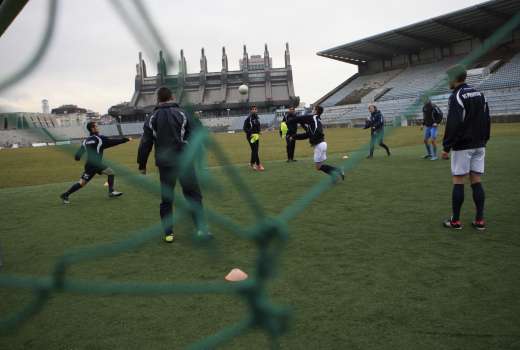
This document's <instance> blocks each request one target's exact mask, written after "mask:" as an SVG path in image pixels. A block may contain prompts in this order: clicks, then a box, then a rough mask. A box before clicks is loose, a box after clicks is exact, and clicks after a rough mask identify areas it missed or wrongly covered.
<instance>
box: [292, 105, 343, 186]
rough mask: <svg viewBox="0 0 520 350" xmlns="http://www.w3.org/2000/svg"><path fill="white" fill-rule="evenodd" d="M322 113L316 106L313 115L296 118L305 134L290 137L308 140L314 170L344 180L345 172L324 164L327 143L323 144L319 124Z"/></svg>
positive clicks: (323, 140)
mask: <svg viewBox="0 0 520 350" xmlns="http://www.w3.org/2000/svg"><path fill="white" fill-rule="evenodd" d="M322 113H323V107H321V106H316V107H314V110H313V114H310V115H304V116H301V117H297V118H296V120H295V121H296V123H299V124H301V125H303V126H304V127H305V130H306V132H305V133H304V134H296V135H294V136H291V138H292V139H295V140H305V139H309V143H310V144H311V146H312V147H313V148H314V164H315V166H316V170H318V171H323V172H324V173H326V174H328V175H330V176H333V177H336V176H338V175H339V176H341V179H343V180H345V172H344V171H343V169H340V168H336V167H334V166H332V165H328V164H325V163H324V162H325V161H326V160H327V142H325V134H324V133H323V125H322V124H321V114H322Z"/></svg>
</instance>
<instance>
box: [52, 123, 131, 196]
mask: <svg viewBox="0 0 520 350" xmlns="http://www.w3.org/2000/svg"><path fill="white" fill-rule="evenodd" d="M87 130H88V132H89V133H90V136H89V137H87V138H86V139H85V140H84V141H83V143H82V144H81V147H80V148H79V149H78V151H77V152H76V155H75V156H74V159H76V160H77V161H79V160H81V157H82V156H83V154H84V153H85V152H87V162H86V163H85V171H84V172H83V175H81V178H80V179H79V181H78V182H76V183H75V184H74V185H72V186H71V187H70V188H69V190H68V191H67V192H65V193H62V194H61V195H60V198H61V200H62V201H63V204H69V203H70V201H69V196H70V195H71V194H73V193H74V192H76V191H78V190H80V189H81V188H82V187H85V185H86V184H87V183H89V181H90V180H92V178H93V177H94V176H96V174H100V175H101V174H104V175H107V177H108V196H109V197H110V198H113V197H119V196H121V195H122V194H123V193H122V192H117V191H115V190H114V179H115V175H114V171H113V170H112V169H111V168H109V167H108V166H107V165H105V164H103V151H104V150H105V149H107V148H110V147H114V146H117V145H120V144H122V143H125V142H128V141H130V140H131V139H130V138H127V137H123V138H118V139H109V138H108V137H106V136H103V135H100V134H99V129H98V127H97V124H96V123H95V122H89V123H87Z"/></svg>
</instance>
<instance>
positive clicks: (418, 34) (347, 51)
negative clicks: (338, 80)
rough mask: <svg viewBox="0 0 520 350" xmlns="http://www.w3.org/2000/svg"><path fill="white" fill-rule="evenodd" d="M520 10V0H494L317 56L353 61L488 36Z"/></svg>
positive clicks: (326, 51) (374, 58) (329, 50)
mask: <svg viewBox="0 0 520 350" xmlns="http://www.w3.org/2000/svg"><path fill="white" fill-rule="evenodd" d="M519 11H520V1H518V0H494V1H486V2H484V3H481V4H478V5H474V6H471V7H468V8H465V9H462V10H459V11H455V12H451V13H448V14H446V15H442V16H439V17H435V18H431V19H427V20H425V21H422V22H418V23H415V24H411V25H408V26H405V27H402V28H398V29H394V30H390V31H388V32H385V33H382V34H378V35H374V36H371V37H368V38H365V39H362V40H358V41H354V42H351V43H348V44H344V45H341V46H337V47H333V48H331V49H328V50H324V51H320V52H318V56H323V57H327V58H331V59H334V60H338V61H342V62H348V63H352V64H357V65H360V64H363V63H366V62H367V61H371V60H380V59H386V58H391V57H393V56H395V55H401V54H409V53H416V52H418V51H419V50H421V49H426V48H430V47H439V46H446V45H448V44H450V43H453V42H457V41H462V40H465V39H470V38H475V37H476V38H481V39H485V38H487V37H489V36H490V35H491V34H493V33H494V31H496V30H497V29H498V28H499V27H500V26H502V25H503V24H505V23H506V22H507V21H508V20H509V19H511V18H512V17H513V16H514V15H515V14H517V13H518V12H519Z"/></svg>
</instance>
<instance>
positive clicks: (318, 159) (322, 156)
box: [314, 141, 327, 163]
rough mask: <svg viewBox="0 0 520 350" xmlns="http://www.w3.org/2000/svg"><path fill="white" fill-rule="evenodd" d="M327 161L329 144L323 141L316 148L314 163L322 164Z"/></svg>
mask: <svg viewBox="0 0 520 350" xmlns="http://www.w3.org/2000/svg"><path fill="white" fill-rule="evenodd" d="M325 160H327V142H325V141H323V142H321V143H319V144H317V145H316V146H314V163H322V162H324V161H325Z"/></svg>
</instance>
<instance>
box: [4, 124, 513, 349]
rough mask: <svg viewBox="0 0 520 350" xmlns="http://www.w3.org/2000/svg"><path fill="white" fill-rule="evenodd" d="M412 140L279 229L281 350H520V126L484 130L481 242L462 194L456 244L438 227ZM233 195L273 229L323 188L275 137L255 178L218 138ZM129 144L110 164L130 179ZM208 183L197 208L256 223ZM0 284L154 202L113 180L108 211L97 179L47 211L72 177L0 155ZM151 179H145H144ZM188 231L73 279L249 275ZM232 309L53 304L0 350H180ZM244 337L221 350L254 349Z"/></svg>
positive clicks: (45, 152) (35, 160) (222, 235)
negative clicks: (114, 193) (286, 309)
mask: <svg viewBox="0 0 520 350" xmlns="http://www.w3.org/2000/svg"><path fill="white" fill-rule="evenodd" d="M326 135H327V141H328V144H329V158H330V163H332V164H337V163H339V162H340V161H341V156H342V155H344V154H346V153H349V154H350V153H351V152H352V151H353V150H355V149H358V148H359V147H360V146H362V145H363V144H364V143H365V142H366V141H367V139H368V134H367V132H366V131H363V130H359V129H329V130H327V131H326ZM421 138H422V137H421V133H420V131H419V129H418V128H399V129H396V130H394V131H393V132H392V133H391V135H390V136H389V137H388V138H387V140H386V141H387V142H386V143H387V144H388V145H389V146H390V147H391V148H392V151H393V154H392V156H391V157H386V156H384V155H383V154H384V152H383V151H382V150H377V151H376V157H375V158H374V159H373V160H366V161H363V162H361V163H359V164H358V165H356V166H355V167H354V169H353V171H351V172H349V173H348V174H347V179H346V180H345V182H344V183H340V184H337V185H335V186H334V187H333V188H332V189H331V190H330V191H328V192H327V193H325V194H323V195H322V196H320V197H319V198H318V199H317V200H316V201H315V202H314V203H313V204H312V205H311V206H310V207H309V208H308V209H306V210H305V212H304V213H302V214H301V215H300V216H298V218H296V219H295V220H293V221H292V222H290V223H289V230H290V239H289V241H288V243H287V247H286V250H285V252H284V254H283V257H282V261H281V264H280V265H279V266H278V274H277V278H276V279H274V280H273V282H272V284H271V285H270V287H269V290H270V296H271V298H272V300H273V301H274V302H276V303H277V304H280V305H288V306H290V307H291V309H292V320H291V328H290V332H289V333H288V334H287V335H285V336H284V337H283V338H282V339H281V346H282V348H286V349H520V235H519V234H518V232H519V227H520V216H519V215H518V211H519V208H520V187H519V186H518V183H517V181H518V179H519V178H520V154H519V153H518V149H520V125H519V124H509V125H506V124H504V125H495V126H494V128H493V136H492V140H491V141H490V143H489V145H488V153H487V164H486V166H487V174H486V176H485V178H484V186H485V189H486V194H487V202H486V205H487V211H486V216H487V219H488V225H489V229H488V230H487V231H486V232H485V233H477V232H475V231H473V230H472V229H471V228H470V227H469V223H470V222H471V220H472V216H473V210H474V209H473V202H472V199H471V191H470V190H469V188H466V202H465V205H464V208H463V222H464V224H465V225H466V227H465V228H464V230H462V231H460V232H449V231H446V230H445V229H443V228H442V227H441V225H440V222H441V220H442V219H444V218H446V217H447V216H448V215H449V213H450V205H451V200H450V195H451V182H450V181H451V179H450V172H449V163H448V162H446V161H437V162H431V161H425V160H422V159H420V158H421V156H422V155H423V153H424V147H423V146H422V145H421ZM216 139H217V141H218V142H219V143H220V144H221V145H222V147H223V148H224V149H225V150H226V152H227V153H228V155H229V157H230V159H232V160H233V162H236V164H237V166H238V169H239V172H240V174H241V175H242V177H243V178H244V181H245V182H246V183H247V184H248V185H249V186H250V187H251V188H252V189H253V190H254V192H255V194H256V195H257V196H258V198H259V199H260V201H261V203H262V204H263V205H264V207H265V209H266V211H267V212H268V213H269V214H273V215H275V214H278V213H279V212H280V211H281V210H282V209H283V208H285V207H286V206H287V205H289V204H290V203H292V202H293V201H294V200H295V199H297V198H299V197H300V196H301V195H302V194H303V193H305V192H306V191H307V190H309V189H310V188H311V186H313V185H314V184H315V183H316V182H317V181H319V180H321V179H323V177H324V176H325V175H324V174H323V173H319V172H316V171H315V170H313V165H312V161H311V158H310V156H311V154H312V149H311V148H310V147H309V146H308V144H307V143H306V142H305V141H304V142H300V143H298V145H297V150H296V158H297V159H300V161H299V162H297V163H291V164H287V163H285V162H284V161H283V160H284V152H285V149H284V144H283V143H282V142H281V140H280V139H279V138H278V137H277V136H276V134H274V133H271V134H269V133H266V134H265V135H264V137H263V139H262V141H261V148H260V149H261V153H260V156H261V158H262V160H263V162H264V164H265V166H266V171H265V172H264V173H254V172H252V171H251V170H249V169H248V168H247V167H246V166H245V165H246V164H247V162H248V149H249V148H248V147H247V145H246V143H245V139H244V137H243V135H229V134H220V135H216ZM136 148H137V142H136V141H132V142H130V143H128V144H125V145H122V146H120V147H117V148H114V149H110V150H108V151H106V154H105V156H106V157H107V158H109V159H110V160H112V161H116V162H118V163H119V164H122V165H124V166H127V167H128V168H129V169H131V171H132V172H135V168H136V164H135V157H136ZM208 164H209V165H210V167H211V170H210V171H211V174H212V175H213V176H214V178H215V179H217V180H218V181H219V182H221V183H222V186H207V187H206V188H204V196H205V205H206V206H207V207H209V208H212V209H214V210H216V211H217V212H219V213H221V214H223V215H226V216H228V217H230V218H232V219H233V220H235V221H236V222H238V223H241V224H248V223H251V222H252V220H253V217H254V216H253V213H251V212H250V211H249V210H248V208H247V206H246V205H245V204H246V203H244V201H243V200H242V199H241V198H240V193H238V191H237V190H236V189H235V188H234V187H233V186H231V183H230V181H229V180H227V179H226V178H225V174H224V169H223V168H221V167H218V165H219V164H218V163H217V162H216V160H215V158H214V157H213V156H212V155H209V159H208ZM0 165H1V167H0V215H1V226H0V245H1V248H2V251H3V258H4V267H3V269H2V270H1V272H0V275H1V274H4V273H9V274H11V273H16V274H22V275H32V276H45V275H47V274H48V273H49V272H50V270H51V268H52V264H53V261H54V259H55V258H56V257H58V256H60V255H61V254H62V253H63V252H64V251H67V250H69V249H71V248H76V247H82V246H92V245H96V244H99V243H103V242H113V241H117V240H121V239H124V238H127V237H128V236H129V235H130V234H132V233H133V232H135V231H137V230H139V229H140V228H143V227H147V226H150V225H153V224H155V223H157V221H158V204H159V199H158V196H157V195H156V194H152V193H148V192H147V191H144V190H142V189H140V188H137V187H135V186H133V185H132V183H130V182H129V181H128V180H127V179H126V178H125V177H124V176H123V177H122V176H119V177H116V188H117V189H118V190H121V191H123V192H125V195H124V196H123V197H122V198H120V199H116V200H109V199H108V198H107V197H106V192H105V191H106V189H105V188H104V187H103V182H104V181H105V179H104V178H101V177H98V178H96V179H95V180H93V181H92V183H91V184H90V185H89V186H88V187H86V188H85V189H83V190H81V191H80V192H78V193H77V194H74V195H73V196H72V197H71V200H72V204H71V205H69V206H64V205H62V204H61V202H60V201H59V199H58V195H59V193H61V192H63V191H64V190H65V189H66V188H68V187H69V186H70V184H71V183H72V182H73V181H75V180H76V179H77V178H78V176H79V175H80V174H81V170H82V163H77V162H74V161H73V160H72V158H71V156H70V153H68V152H64V151H60V150H58V149H18V150H1V151H0ZM149 176H150V177H151V178H153V179H155V181H156V175H155V174H151V175H149ZM190 225H191V224H190V223H189V222H185V221H183V222H181V224H180V225H179V227H178V228H177V233H178V235H179V238H178V241H177V242H176V243H174V244H172V245H166V244H164V243H162V242H160V241H159V240H153V241H150V242H148V243H147V244H146V245H145V246H144V247H143V248H141V249H138V250H135V251H131V252H127V253H124V254H121V255H119V256H117V257H114V258H106V259H98V260H96V261H94V262H88V263H83V264H79V265H76V266H74V267H73V268H72V269H71V271H70V276H71V277H74V278H80V279H94V280H101V279H108V280H113V281H148V282H159V281H163V282H210V281H220V280H222V278H223V276H224V275H225V274H226V273H227V272H228V271H229V270H230V269H231V268H233V267H237V266H238V267H240V268H242V269H243V270H245V271H250V270H251V268H252V266H253V264H254V259H255V253H256V248H255V247H254V246H253V245H252V244H251V243H250V242H247V241H244V240H242V239H239V238H237V237H235V236H233V235H231V234H229V232H227V231H226V230H225V229H221V228H212V231H213V233H214V234H215V237H216V240H215V242H216V245H217V249H218V254H208V253H207V251H206V250H205V249H199V248H196V247H194V246H193V245H192V243H191V240H190V238H189V233H190V230H191V226H190ZM30 297H31V294H30V292H29V291H25V290H16V289H0V317H2V316H5V315H6V314H8V313H10V312H13V311H15V310H18V309H19V308H20V307H21V306H22V305H24V303H26V302H27V301H28V300H29V299H30ZM245 312H247V309H246V305H245V304H244V302H243V300H241V299H240V298H237V297H232V296H225V295H194V296H154V297H141V296H140V297H121V296H110V295H109V296H103V297H101V296H92V295H80V294H57V295H55V296H53V298H52V299H51V301H50V302H49V303H48V304H47V305H46V306H45V307H44V308H43V310H42V312H40V313H39V314H38V315H37V316H35V317H34V318H32V319H31V320H30V321H29V322H27V323H26V324H24V325H23V326H22V327H21V328H19V329H18V330H17V331H16V332H15V333H13V334H10V335H3V336H0V349H177V348H183V347H185V346H186V345H188V344H190V343H192V342H194V341H196V340H199V339H201V338H203V337H205V336H207V335H210V334H212V333H214V332H216V331H217V330H219V329H221V328H222V327H225V326H227V325H230V324H232V323H234V322H236V321H238V320H239V319H241V318H242V316H243V315H244V313H245ZM268 345H269V341H268V338H266V336H265V335H264V334H263V333H261V332H259V331H253V332H249V333H247V334H245V335H244V336H241V337H238V338H235V339H234V340H233V341H231V342H229V343H227V344H226V345H225V346H224V348H230V349H244V348H248V349H264V348H266V347H268Z"/></svg>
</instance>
